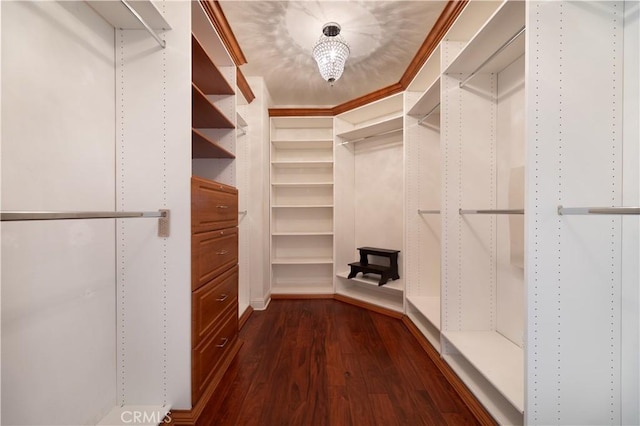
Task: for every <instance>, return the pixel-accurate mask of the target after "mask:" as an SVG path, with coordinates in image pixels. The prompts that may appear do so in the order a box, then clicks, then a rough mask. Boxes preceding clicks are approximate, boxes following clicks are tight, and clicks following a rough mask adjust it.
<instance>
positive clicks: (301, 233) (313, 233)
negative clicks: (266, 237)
mask: <svg viewBox="0 0 640 426" xmlns="http://www.w3.org/2000/svg"><path fill="white" fill-rule="evenodd" d="M271 235H273V236H274V237H296V236H297V237H313V236H322V235H329V236H331V235H333V232H331V231H296V232H273V233H272V234H271Z"/></svg>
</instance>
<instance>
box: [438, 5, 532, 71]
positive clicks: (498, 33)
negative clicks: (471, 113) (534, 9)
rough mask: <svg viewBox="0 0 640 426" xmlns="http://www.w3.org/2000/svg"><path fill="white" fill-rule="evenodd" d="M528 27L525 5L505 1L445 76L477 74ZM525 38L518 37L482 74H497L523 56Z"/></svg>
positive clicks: (448, 68) (451, 65)
mask: <svg viewBox="0 0 640 426" xmlns="http://www.w3.org/2000/svg"><path fill="white" fill-rule="evenodd" d="M524 25H525V2H523V1H505V2H504V3H503V4H502V5H501V6H500V8H499V9H498V10H496V12H495V13H494V14H493V16H492V17H491V18H489V20H488V21H487V24H485V26H484V27H482V28H481V29H480V30H479V31H478V32H477V33H476V35H475V36H474V37H473V38H472V39H471V40H470V41H469V43H468V44H467V45H466V46H465V48H464V49H463V50H462V51H461V52H460V53H459V54H458V56H457V57H456V58H455V59H454V60H453V61H452V62H451V64H450V65H449V66H448V67H447V69H446V70H445V72H444V73H445V74H464V73H471V72H474V71H476V70H477V69H478V67H480V66H481V65H482V64H483V62H484V61H486V60H487V59H488V58H489V57H491V55H493V54H494V53H495V52H497V51H498V50H499V49H500V48H501V47H502V46H503V45H504V44H505V43H506V42H507V41H508V40H509V39H511V38H512V37H513V36H514V35H516V34H517V33H518V31H519V30H521V29H522V28H523V27H524ZM524 49H525V40H524V37H518V39H517V40H515V41H514V42H513V43H512V44H511V45H509V46H508V47H507V48H505V49H504V50H503V51H502V52H500V54H498V55H496V57H495V58H493V59H492V60H491V61H490V62H488V63H487V64H486V65H485V66H484V67H483V68H482V70H481V71H483V72H484V73H495V72H499V71H501V70H503V69H504V68H505V67H506V66H507V65H509V64H511V63H512V62H513V61H514V60H516V59H517V58H519V57H520V56H522V55H523V54H524Z"/></svg>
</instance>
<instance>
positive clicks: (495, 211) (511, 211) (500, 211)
mask: <svg viewBox="0 0 640 426" xmlns="http://www.w3.org/2000/svg"><path fill="white" fill-rule="evenodd" d="M458 214H524V209H491V210H463V209H458Z"/></svg>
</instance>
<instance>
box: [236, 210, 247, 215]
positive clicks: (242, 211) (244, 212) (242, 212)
mask: <svg viewBox="0 0 640 426" xmlns="http://www.w3.org/2000/svg"><path fill="white" fill-rule="evenodd" d="M238 214H242V215H245V214H247V211H246V210H240V211H238Z"/></svg>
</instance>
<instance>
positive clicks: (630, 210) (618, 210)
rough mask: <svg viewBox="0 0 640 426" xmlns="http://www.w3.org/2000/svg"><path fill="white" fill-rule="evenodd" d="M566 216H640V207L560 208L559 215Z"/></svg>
mask: <svg viewBox="0 0 640 426" xmlns="http://www.w3.org/2000/svg"><path fill="white" fill-rule="evenodd" d="M566 214H625V215H627V214H630V215H640V207H562V206H558V215H560V216H562V215H566Z"/></svg>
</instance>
